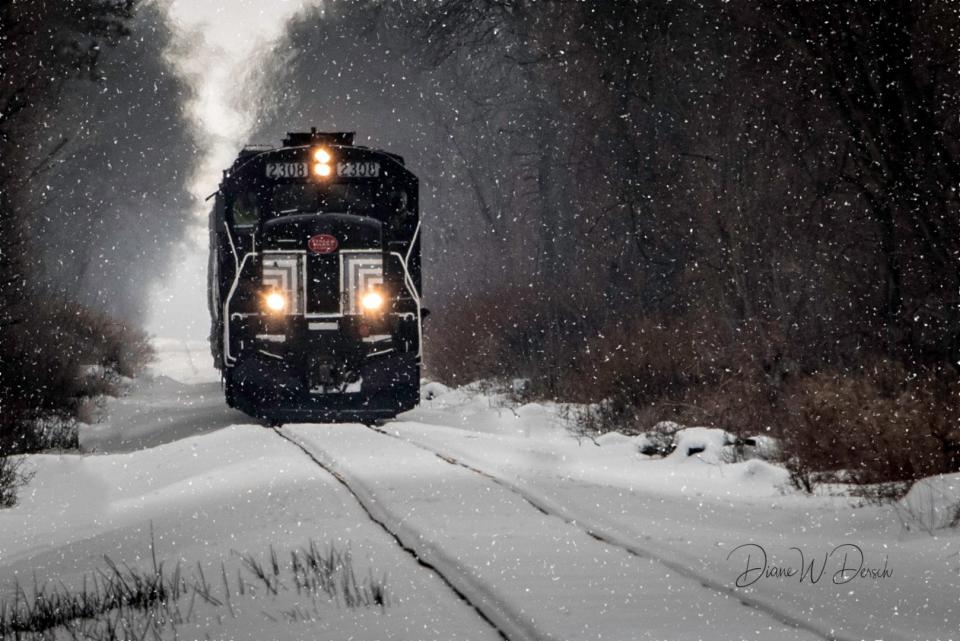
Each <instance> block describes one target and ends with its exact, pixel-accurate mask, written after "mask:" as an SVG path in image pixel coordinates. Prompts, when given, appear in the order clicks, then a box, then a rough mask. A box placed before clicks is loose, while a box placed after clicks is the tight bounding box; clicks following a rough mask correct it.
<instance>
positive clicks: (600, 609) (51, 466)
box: [0, 341, 960, 641]
mask: <svg viewBox="0 0 960 641" xmlns="http://www.w3.org/2000/svg"><path fill="white" fill-rule="evenodd" d="M158 348H159V351H160V360H159V362H158V364H157V365H156V367H155V368H154V371H153V373H152V374H153V378H152V379H151V380H149V381H148V380H144V381H140V382H138V383H137V386H136V387H135V388H134V389H133V390H132V392H131V395H130V396H128V397H126V398H123V399H117V400H114V401H111V402H110V403H109V407H108V410H109V417H108V419H107V420H106V421H105V422H104V423H102V424H100V425H96V426H90V427H89V428H84V430H83V431H82V433H81V444H82V446H83V448H84V449H85V450H86V453H84V454H64V455H56V454H47V455H40V456H32V457H29V459H28V461H27V463H26V465H27V467H29V469H30V471H32V472H33V473H34V476H33V478H32V480H31V481H30V483H29V485H28V486H27V487H26V488H24V489H23V490H22V491H21V501H20V504H19V505H18V506H17V507H15V508H12V509H9V510H2V511H0V588H2V590H3V592H0V594H2V595H6V597H7V600H8V602H9V596H10V595H11V589H12V585H13V584H14V582H15V581H19V583H20V584H22V585H25V586H26V587H27V591H28V593H29V591H30V588H31V586H32V585H33V584H34V581H37V582H38V583H41V584H42V583H44V582H48V583H50V584H57V583H59V582H60V581H63V582H64V584H65V585H67V586H77V585H80V584H82V581H83V576H84V575H85V574H86V575H87V576H88V577H89V576H90V573H91V572H95V571H97V570H101V571H102V570H103V569H104V567H105V566H104V564H105V560H104V557H105V556H108V557H109V558H111V559H112V560H113V561H115V562H117V563H126V564H129V565H130V566H131V567H149V566H150V564H151V563H152V554H151V550H150V541H151V531H152V533H153V534H152V537H153V540H154V541H155V553H156V555H157V556H158V558H160V559H161V560H163V561H164V562H165V563H166V564H168V567H173V566H175V565H176V564H177V563H179V564H181V566H182V567H183V568H184V572H185V573H190V576H193V575H195V574H197V573H198V572H201V571H202V572H203V574H204V575H205V576H206V577H220V576H221V574H222V575H223V576H224V577H230V578H229V579H226V578H225V579H224V580H223V581H222V583H224V584H226V586H227V587H226V588H224V587H220V588H217V589H218V590H220V592H218V594H220V593H224V592H226V591H227V590H231V591H232V592H231V594H232V597H231V599H230V602H229V606H226V605H221V606H219V607H217V606H214V605H213V604H210V603H204V604H203V605H202V606H200V607H197V608H196V609H195V610H194V611H193V613H192V615H191V616H190V617H186V618H185V620H184V621H183V622H182V623H180V624H177V625H176V626H175V627H176V631H177V634H178V636H179V638H195V637H202V636H204V635H208V636H209V637H210V638H236V639H241V638H242V639H322V638H338V639H339V638H357V639H388V638H390V639H486V638H490V639H493V638H498V637H499V635H500V634H503V635H505V636H506V637H507V638H508V639H511V640H513V639H607V640H611V639H612V640H628V639H671V640H675V639H712V640H725V639H731V640H734V639H818V638H820V639H823V638H838V639H884V640H889V639H904V640H917V641H919V640H922V639H929V640H933V639H939V640H946V639H960V632H958V630H960V530H958V528H956V527H954V528H944V527H940V528H939V529H933V528H932V526H935V525H941V526H942V525H945V524H946V523H948V522H949V520H950V518H951V514H950V513H948V512H946V511H941V512H935V513H934V512H931V509H932V508H935V507H936V506H940V505H945V504H946V503H948V501H946V502H945V501H944V498H943V497H945V496H953V497H957V496H960V489H958V488H960V479H958V478H956V477H948V478H945V479H938V480H936V482H935V483H931V484H929V485H927V486H925V487H924V488H918V490H917V491H916V492H914V493H912V495H911V496H910V497H908V498H909V501H906V502H904V503H903V504H901V505H899V506H860V505H858V504H857V502H856V501H854V500H851V499H849V498H844V497H843V496H829V495H824V496H816V497H809V496H806V495H803V494H800V493H798V492H796V491H794V490H793V489H791V488H790V487H789V484H788V482H787V476H786V473H785V471H784V470H782V469H781V468H779V467H777V466H775V465H772V464H770V463H767V462H764V461H760V460H748V461H745V462H739V463H723V462H722V460H721V458H720V457H719V456H718V448H719V447H720V445H721V444H722V434H721V433H719V432H717V431H715V430H706V429H690V430H687V431H685V432H683V433H682V438H683V439H685V442H684V443H683V446H682V447H680V448H678V450H677V451H676V452H674V453H673V454H671V455H670V456H668V457H666V458H663V459H652V458H649V457H646V456H644V455H642V454H640V453H639V451H638V446H639V445H640V441H639V439H637V438H630V437H626V436H622V435H618V434H611V435H606V436H604V437H602V438H600V439H598V441H597V442H592V441H589V440H580V441H578V440H577V439H575V438H574V437H572V436H571V435H570V434H569V433H568V432H567V430H566V429H565V426H564V424H563V421H562V420H561V418H560V413H559V411H558V408H556V407H552V406H548V405H537V404H530V405H525V406H522V407H517V408H506V407H503V406H502V404H501V403H499V402H498V401H497V399H495V398H492V397H490V396H489V395H485V394H482V393H480V392H479V391H476V390H470V389H467V390H449V389H447V388H444V387H443V386H441V385H438V384H428V385H427V386H426V388H425V390H424V391H425V394H424V396H425V399H429V400H424V402H423V403H422V405H421V407H420V408H418V409H416V410H414V411H412V412H409V413H407V414H405V415H403V416H402V417H401V418H400V419H398V420H397V421H393V422H390V423H388V424H387V425H386V426H384V428H383V429H382V431H381V432H377V431H373V430H370V429H367V428H364V427H363V426H359V425H296V426H286V427H284V428H282V429H281V430H280V432H279V433H277V432H274V431H273V430H270V429H267V428H264V427H262V426H260V425H256V424H254V423H253V422H252V421H251V420H250V419H249V418H247V417H245V416H244V415H242V414H238V413H236V412H233V411H231V410H229V409H227V408H226V407H224V405H223V400H222V392H221V391H220V388H219V383H218V377H217V373H216V371H215V370H212V369H211V368H210V367H209V360H210V359H209V355H208V353H207V352H206V351H205V346H204V345H202V344H196V343H183V342H182V341H164V342H159V343H158ZM701 447H704V448H705V449H704V450H703V451H702V452H698V453H695V454H693V455H688V452H689V451H690V449H691V448H692V449H693V450H699V449H700V448H701ZM318 463H319V464H321V465H322V466H323V467H321V465H318ZM324 468H326V469H324ZM330 472H334V473H335V474H336V476H334V475H332V474H331V473H330ZM928 526H931V527H928ZM928 530H929V531H928ZM310 542H313V543H315V544H316V545H317V546H319V547H320V548H321V549H326V548H327V546H330V545H333V546H335V547H336V549H338V550H349V551H350V554H351V557H352V561H353V566H354V571H355V572H356V574H357V576H358V577H360V578H368V577H369V578H374V579H377V580H380V579H381V578H382V577H384V576H385V579H383V583H384V584H385V586H386V591H387V596H388V600H387V604H386V605H385V606H384V607H380V606H371V607H355V608H350V607H346V605H344V604H343V603H337V602H336V601H335V600H329V599H325V598H319V599H318V598H317V597H316V596H308V595H305V594H302V593H300V592H298V591H297V590H295V589H293V586H292V584H291V583H290V581H289V580H287V581H286V585H285V586H284V587H285V589H280V590H279V591H278V593H277V594H272V593H271V592H269V591H264V590H263V589H262V587H261V589H259V590H257V589H254V588H253V585H254V584H256V580H254V579H253V578H252V577H250V576H248V575H249V571H248V570H247V569H246V568H245V566H244V563H243V562H242V558H241V557H243V556H246V555H253V556H254V557H257V558H263V559H265V558H267V557H268V556H269V553H270V550H271V548H272V549H273V550H274V551H275V552H276V553H277V555H278V557H279V558H280V559H281V560H282V562H283V563H286V562H287V560H288V559H289V558H290V555H291V552H292V551H294V550H297V549H300V548H303V547H304V546H306V545H308V544H309V543H310ZM831 552H832V554H831ZM801 553H802V555H803V565H802V566H801V560H800V555H801ZM861 555H862V559H863V562H862V566H863V568H864V569H865V571H864V572H862V573H859V574H856V576H855V577H852V575H853V574H854V572H853V570H855V569H856V568H857V567H859V566H860V565H861V563H860V558H861ZM764 556H765V557H766V568H767V572H766V573H764V572H763V571H762V570H761V568H762V567H763V558H764ZM825 558H826V561H824V559H825ZM811 563H812V564H813V572H812V576H811V572H810V564H811ZM824 563H825V564H826V567H825V569H824V570H823V572H822V575H821V569H822V566H823V565H824ZM281 564H282V563H281ZM844 567H845V568H846V569H847V570H848V572H847V573H846V574H839V575H838V574H836V573H837V572H838V570H841V569H842V568H844ZM866 569H869V570H876V576H872V575H870V573H869V572H866ZM805 570H806V571H805ZM851 577H852V578H851ZM246 581H249V582H250V583H249V588H248V590H247V591H246V592H245V593H244V594H242V595H241V594H239V593H238V592H237V586H238V585H239V584H241V583H245V582H246ZM211 583H214V582H212V581H211ZM217 585H220V582H219V578H218V583H217ZM221 596H223V594H221ZM224 601H226V599H224V598H221V599H220V600H219V602H224ZM166 632H167V633H169V636H170V637H171V638H173V627H171V626H168V628H166Z"/></svg>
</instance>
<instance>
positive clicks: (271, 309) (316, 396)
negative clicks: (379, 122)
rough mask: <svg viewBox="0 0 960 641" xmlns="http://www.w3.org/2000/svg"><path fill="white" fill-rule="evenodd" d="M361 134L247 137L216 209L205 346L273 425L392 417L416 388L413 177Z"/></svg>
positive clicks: (228, 382) (230, 391)
mask: <svg viewBox="0 0 960 641" xmlns="http://www.w3.org/2000/svg"><path fill="white" fill-rule="evenodd" d="M353 138H354V134H353V133H344V132H339V133H322V132H317V131H316V130H315V129H314V130H312V131H311V132H310V133H291V134H288V135H287V138H286V139H285V140H284V141H283V146H282V147H278V148H272V149H263V148H252V147H251V148H245V149H244V150H243V151H241V152H240V155H239V156H238V157H237V159H236V160H235V161H234V163H233V165H232V166H231V167H230V168H229V169H227V170H226V171H225V172H224V176H223V182H221V184H220V189H219V190H218V191H217V193H216V194H215V198H216V200H215V203H214V207H213V209H212V211H211V212H210V264H209V273H208V284H209V305H210V314H211V317H212V326H211V336H210V345H211V351H212V352H213V357H214V361H215V363H216V366H217V367H218V368H219V369H220V370H221V372H222V374H223V380H224V386H225V391H226V398H227V403H228V404H229V405H230V406H232V407H236V408H238V409H240V410H242V411H244V412H246V413H248V414H250V415H252V416H256V417H258V418H261V419H265V420H267V421H270V422H275V423H279V422H292V421H363V422H368V423H369V422H375V421H377V420H381V419H386V418H391V417H393V416H395V415H396V414H397V413H399V412H402V411H405V410H408V409H410V408H412V407H414V406H415V405H416V404H417V402H418V401H419V398H420V361H421V343H422V326H423V316H424V313H423V310H422V308H421V305H420V214H419V205H418V197H419V183H418V180H417V177H416V176H414V175H413V174H412V173H411V172H410V171H409V170H408V169H407V168H406V167H405V166H404V161H403V158H402V157H400V156H398V155H396V154H391V153H388V152H385V151H380V150H376V149H369V148H367V147H362V146H359V145H354V144H353Z"/></svg>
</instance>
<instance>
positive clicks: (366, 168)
mask: <svg viewBox="0 0 960 641" xmlns="http://www.w3.org/2000/svg"><path fill="white" fill-rule="evenodd" d="M337 175H338V176H341V177H343V178H378V177H379V176H380V163H379V162H376V161H367V162H338V163H337Z"/></svg>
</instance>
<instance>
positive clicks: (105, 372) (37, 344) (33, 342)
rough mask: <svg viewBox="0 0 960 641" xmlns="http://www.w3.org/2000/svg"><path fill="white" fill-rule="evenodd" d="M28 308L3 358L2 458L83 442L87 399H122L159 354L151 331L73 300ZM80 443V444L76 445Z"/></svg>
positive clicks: (0, 385) (12, 328)
mask: <svg viewBox="0 0 960 641" xmlns="http://www.w3.org/2000/svg"><path fill="white" fill-rule="evenodd" d="M47 303H48V306H46V307H39V308H36V309H31V310H29V312H28V311H27V310H22V311H21V312H20V315H22V316H23V317H25V318H29V319H30V321H29V322H21V323H18V324H15V325H12V326H10V327H9V328H7V329H6V330H5V332H6V334H5V336H4V341H3V353H2V354H0V406H2V407H3V409H4V411H3V412H0V454H11V453H22V452H32V451H37V450H40V449H44V448H46V447H68V446H70V443H74V444H75V441H76V439H75V437H74V436H72V435H71V434H72V433H73V432H75V425H73V421H74V419H75V418H76V417H77V416H78V413H79V412H81V411H82V410H83V408H84V405H85V404H86V402H87V401H88V400H89V399H91V398H95V397H97V396H100V395H104V394H109V395H116V394H118V393H119V384H120V382H121V380H122V379H123V377H132V376H135V375H137V374H138V373H140V372H141V371H142V369H143V367H144V366H145V365H146V364H147V363H148V362H149V361H150V359H151V358H152V357H153V350H152V348H151V346H150V344H149V341H148V339H147V336H146V334H144V333H143V332H142V331H140V330H137V329H133V328H131V327H129V326H127V325H125V324H123V323H119V322H117V321H116V320H114V319H111V318H108V317H106V316H104V315H102V314H98V313H95V312H93V311H91V310H89V309H86V308H83V307H81V306H78V305H74V304H71V303H64V302H63V301H60V300H57V299H53V298H51V299H48V300H47ZM74 446H75V445H74Z"/></svg>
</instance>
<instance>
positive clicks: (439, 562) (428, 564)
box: [271, 427, 552, 641]
mask: <svg viewBox="0 0 960 641" xmlns="http://www.w3.org/2000/svg"><path fill="white" fill-rule="evenodd" d="M271 429H273V431H274V432H276V433H277V435H278V436H280V438H282V439H284V440H286V441H288V442H289V443H291V444H292V445H294V446H295V447H297V448H298V449H299V450H300V451H302V452H303V453H304V454H305V455H306V456H307V457H309V458H310V460H312V461H313V462H314V463H315V464H316V465H317V466H319V467H320V468H322V469H323V470H324V471H326V472H327V473H328V474H330V475H331V476H333V477H334V478H335V479H336V480H337V481H338V482H339V483H340V484H341V485H343V487H344V488H345V489H346V490H347V491H348V492H349V493H350V495H351V496H353V498H354V499H355V500H356V501H357V503H358V504H359V505H360V508H361V509H362V510H363V511H364V513H365V514H366V515H367V517H368V518H369V519H370V520H371V521H373V522H374V523H376V524H377V525H378V526H379V527H380V528H381V529H382V530H383V531H384V532H385V533H386V534H387V535H389V536H390V537H391V538H392V539H393V540H394V541H396V543H397V545H398V546H399V547H400V548H401V549H402V550H403V551H404V552H406V553H407V554H408V555H410V556H411V557H412V558H413V559H414V560H415V561H416V562H417V563H418V564H419V565H420V566H421V567H423V568H426V569H427V570H429V571H431V572H433V573H434V574H435V575H436V576H437V577H438V578H439V579H440V581H442V582H443V583H444V584H445V585H446V586H447V587H448V588H450V590H451V591H452V592H453V593H454V594H456V596H457V597H458V598H459V599H460V600H461V601H462V602H463V603H465V604H466V605H467V606H469V607H470V608H472V609H473V610H474V611H475V612H476V613H477V615H479V617H480V618H481V619H482V620H483V621H484V622H485V623H486V624H487V625H489V626H490V627H491V628H493V630H494V631H495V632H496V633H497V635H499V636H500V638H501V639H504V641H552V638H551V637H549V636H545V635H543V634H541V633H539V632H538V631H537V630H536V629H535V628H533V626H532V625H531V624H530V623H529V622H528V621H526V620H524V619H523V618H521V617H520V616H519V615H518V613H516V612H513V611H512V609H511V608H509V607H506V606H504V605H503V604H500V603H498V602H497V601H496V600H495V599H494V598H493V595H492V593H489V590H487V589H486V587H485V586H483V585H479V584H478V583H477V582H476V581H475V580H474V579H473V578H472V577H470V576H468V575H466V574H465V573H463V572H460V571H458V570H457V568H456V565H457V564H456V561H455V560H454V559H450V558H446V557H445V556H444V555H443V554H442V553H441V552H440V551H439V550H436V549H433V548H432V546H429V545H425V544H424V543H423V542H422V541H418V540H417V539H418V537H417V536H416V534H415V533H413V532H410V531H407V530H406V528H404V527H402V526H401V525H400V524H398V523H396V522H393V519H391V518H390V516H389V515H388V514H386V512H385V511H384V510H383V509H382V508H381V507H380V506H379V504H378V503H377V501H376V499H375V497H374V496H373V495H372V493H371V492H369V491H368V490H367V489H366V488H365V487H364V486H363V485H362V484H361V483H359V482H358V481H356V480H355V479H353V478H352V477H351V476H350V475H349V473H347V472H346V471H345V470H342V469H341V468H340V466H338V465H337V464H336V463H335V462H334V461H332V460H331V458H330V457H329V456H327V455H326V453H324V452H323V451H321V450H319V449H318V448H316V447H315V446H311V445H309V444H306V443H303V442H302V441H301V440H300V439H298V438H296V437H295V436H293V435H291V434H288V433H286V432H284V430H283V428H282V427H273V428H271Z"/></svg>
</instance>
